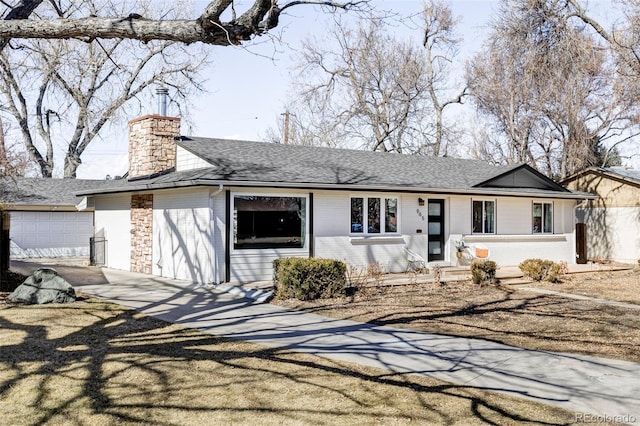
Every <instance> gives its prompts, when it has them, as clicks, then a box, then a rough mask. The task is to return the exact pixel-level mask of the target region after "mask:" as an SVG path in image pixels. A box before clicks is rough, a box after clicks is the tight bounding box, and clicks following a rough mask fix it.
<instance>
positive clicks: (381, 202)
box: [351, 197, 398, 234]
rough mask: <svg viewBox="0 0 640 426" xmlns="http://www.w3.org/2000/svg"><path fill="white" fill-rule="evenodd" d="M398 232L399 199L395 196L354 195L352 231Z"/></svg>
mask: <svg viewBox="0 0 640 426" xmlns="http://www.w3.org/2000/svg"><path fill="white" fill-rule="evenodd" d="M397 232H398V199H397V198H395V197H387V198H381V197H352V198H351V233H353V234H385V233H397Z"/></svg>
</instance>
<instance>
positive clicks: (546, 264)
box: [518, 259, 565, 283]
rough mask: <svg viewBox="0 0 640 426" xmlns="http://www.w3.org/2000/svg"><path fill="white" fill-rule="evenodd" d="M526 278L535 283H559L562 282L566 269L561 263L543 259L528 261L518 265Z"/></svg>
mask: <svg viewBox="0 0 640 426" xmlns="http://www.w3.org/2000/svg"><path fill="white" fill-rule="evenodd" d="M518 267H519V268H520V271H521V272H522V274H523V275H524V276H525V277H528V278H531V279H532V280H533V281H549V282H552V283H557V282H558V281H560V277H561V276H562V272H563V270H564V269H565V268H563V265H562V264H560V263H556V262H553V261H551V260H543V259H526V260H524V261H523V262H522V263H520V265H518Z"/></svg>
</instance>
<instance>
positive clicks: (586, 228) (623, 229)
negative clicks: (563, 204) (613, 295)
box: [562, 167, 640, 263]
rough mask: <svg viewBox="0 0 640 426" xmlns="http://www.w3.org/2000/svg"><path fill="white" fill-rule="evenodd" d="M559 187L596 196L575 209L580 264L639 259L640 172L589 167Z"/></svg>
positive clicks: (617, 168) (619, 168)
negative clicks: (581, 251)
mask: <svg viewBox="0 0 640 426" xmlns="http://www.w3.org/2000/svg"><path fill="white" fill-rule="evenodd" d="M562 184H563V185H565V186H566V187H567V188H569V189H571V190H574V191H586V192H591V193H594V194H596V195H597V198H594V199H589V200H585V201H583V202H582V203H580V204H579V205H578V206H577V208H576V220H577V224H578V226H577V230H578V234H579V235H578V237H579V238H578V241H580V240H583V241H584V250H585V256H584V260H585V261H586V260H612V261H616V262H623V263H636V262H637V261H638V259H640V171H639V170H630V169H626V168H624V167H611V168H597V167H592V168H589V169H586V170H583V171H582V172H580V173H577V174H575V175H573V176H570V177H569V178H567V179H565V180H564V181H563V182H562Z"/></svg>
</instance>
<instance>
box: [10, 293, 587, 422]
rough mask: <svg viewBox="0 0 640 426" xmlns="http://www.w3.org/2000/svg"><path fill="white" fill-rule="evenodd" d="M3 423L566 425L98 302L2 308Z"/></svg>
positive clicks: (524, 404)
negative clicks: (185, 327) (201, 330)
mask: <svg viewBox="0 0 640 426" xmlns="http://www.w3.org/2000/svg"><path fill="white" fill-rule="evenodd" d="M0 332H1V333H0V334H1V336H2V339H0V419H2V420H1V423H2V424H7V425H34V424H39V425H41V424H42V425H44V424H55V425H59V424H79V425H83V424H91V425H111V424H162V425H203V424H252V425H253V424H260V425H275V424H278V425H288V424H295V425H304V424H309V425H321V424H324V425H340V424H353V425H355V424H358V425H360V424H385V425H386V424H389V425H393V424H407V423H412V424H458V425H471V424H487V423H489V424H520V423H535V424H568V423H572V422H573V421H574V419H575V417H574V414H572V413H570V412H567V411H563V410H560V409H557V408H552V407H548V406H543V405H539V404H536V403H533V402H529V401H525V400H520V399H515V398H511V397H508V396H505V395H500V394H493V393H489V392H483V391H479V390H477V389H472V388H467V387H465V386H455V385H450V384H447V383H443V382H439V381H436V380H431V379H427V378H422V377H417V376H409V375H395V374H390V373H389V372H387V371H384V370H378V369H373V368H364V367H360V366H357V365H352V364H345V363H337V362H334V361H329V360H326V359H323V358H318V357H314V356H310V355H303V354H295V353H290V352H287V351H282V350H274V349H265V348H264V347H260V346H257V345H253V344H248V343H243V342H238V341H230V340H225V339H222V338H218V337H215V336H211V335H208V334H204V333H201V332H198V331H195V330H189V329H184V328H181V327H180V326H177V325H171V324H168V323H165V322H162V321H160V320H156V319H154V318H151V317H147V316H144V315H142V314H139V313H136V312H135V311H132V310H126V309H124V308H121V307H119V306H117V305H112V304H108V303H104V302H101V301H97V300H94V299H85V300H82V301H79V302H76V303H74V304H69V305H44V306H12V305H7V304H3V303H1V302H0Z"/></svg>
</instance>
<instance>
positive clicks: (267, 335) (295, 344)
mask: <svg viewBox="0 0 640 426" xmlns="http://www.w3.org/2000/svg"><path fill="white" fill-rule="evenodd" d="M60 272H62V271H60ZM102 273H103V276H104V280H102V282H100V280H98V279H94V280H90V282H89V283H86V284H82V283H80V282H77V283H75V285H76V288H77V289H78V290H79V291H82V292H85V293H88V294H91V295H93V296H96V297H99V298H102V299H106V300H109V301H112V302H115V303H118V304H121V305H124V306H129V307H132V308H135V309H137V310H139V311H140V312H143V313H145V314H147V315H151V316H154V317H157V318H160V319H163V320H165V321H169V322H174V323H178V324H182V325H183V326H185V327H191V328H196V329H199V330H202V331H204V332H207V333H211V334H215V335H219V336H227V337H231V338H235V339H240V340H245V341H249V342H254V343H258V344H261V345H266V346H269V347H275V348H282V349H286V350H293V351H299V352H306V353H311V354H315V355H319V356H323V357H327V358H331V359H334V360H338V361H349V362H355V363H359V364H363V365H368V366H373V367H382V368H385V369H388V370H391V371H393V372H396V373H401V374H402V373H411V374H421V375H425V376H429V377H433V378H437V379H440V380H444V381H447V382H450V383H454V384H458V385H466V386H473V387H477V388H483V389H487V390H492V391H497V392H503V393H507V394H510V395H514V396H518V397H524V398H529V399H532V400H535V401H538V402H541V403H545V404H550V405H555V406H559V407H563V408H566V409H569V410H573V411H576V412H578V413H590V414H595V415H600V416H607V417H606V419H609V420H611V419H614V420H615V419H619V420H622V421H623V422H627V423H638V424H640V364H639V363H632V362H625V361H616V360H605V359H599V358H594V357H588V356H580V355H571V354H560V353H550V352H542V351H532V350H525V349H521V348H517V347H512V346H507V345H502V344H499V343H494V342H489V341H484V340H474V339H466V338H458V337H451V336H444V335H437V334H429V333H422V332H415V331H410V330H402V329H396V328H391V327H379V326H375V325H370V324H362V323H357V322H353V321H346V320H336V319H331V318H327V317H322V316H319V315H314V314H309V313H303V312H299V311H293V310H288V309H285V308H282V307H279V306H274V305H269V304H259V303H256V302H255V301H253V300H250V299H247V298H243V297H240V296H239V295H237V294H233V293H230V292H224V291H222V290H220V289H215V288H213V289H210V288H207V287H204V286H200V285H197V284H192V283H189V282H184V281H178V280H169V279H164V278H159V277H152V276H148V275H142V274H136V273H131V272H124V271H115V270H109V269H103V270H102Z"/></svg>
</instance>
